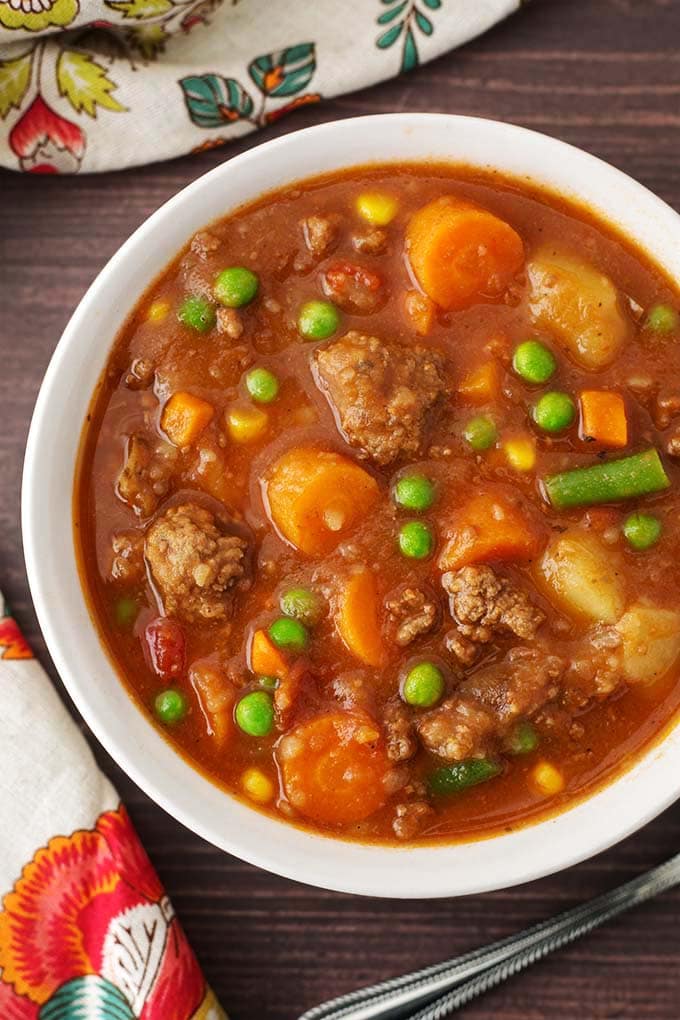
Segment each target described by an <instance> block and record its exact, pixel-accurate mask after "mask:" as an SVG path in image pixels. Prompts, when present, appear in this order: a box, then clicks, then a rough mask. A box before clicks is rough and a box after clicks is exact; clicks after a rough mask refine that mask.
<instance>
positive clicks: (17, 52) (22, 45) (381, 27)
mask: <svg viewBox="0 0 680 1020" xmlns="http://www.w3.org/2000/svg"><path fill="white" fill-rule="evenodd" d="M520 3H521V0H0V165H2V166H5V167H9V168H10V169H13V170H24V171H29V172H33V173H76V172H78V171H83V172H86V171H97V170H112V169H117V168H120V167H125V166H133V165H135V164H138V163H150V162H154V161H156V160H161V159H168V158H169V157H171V156H180V155H183V154H185V153H187V152H196V151H200V150H202V149H206V148H211V147H212V146H215V145H220V144H221V143H222V142H225V141H227V140H229V139H230V138H236V137H239V136H241V135H244V134H246V133H247V132H248V131H252V130H253V129H254V128H256V127H263V126H265V125H267V124H271V123H272V122H273V121H275V120H278V118H279V117H281V116H283V115H284V114H285V113H287V112H288V111H289V110H293V109H295V108H296V107H298V106H303V105H305V104H307V103H316V102H318V101H319V100H320V99H322V98H326V97H329V96H335V95H338V93H342V92H348V91H350V90H354V89H359V88H363V87H364V86H366V85H370V84H372V83H373V82H377V81H381V80H383V79H384V78H390V77H392V76H394V75H395V74H398V73H399V72H400V71H408V70H410V69H411V68H413V67H416V66H417V65H418V64H419V63H421V62H424V61H427V60H431V59H432V58H433V57H436V56H439V55H440V54H441V53H444V52H445V51H447V50H449V49H452V48H453V47H455V46H459V45H460V44H461V43H464V42H466V41H467V40H468V39H471V38H473V37H474V36H476V35H478V34H479V33H480V32H483V31H484V30H485V29H487V28H488V27H489V26H490V25H492V24H494V23H495V22H497V21H499V20H500V19H501V18H503V17H505V16H507V15H508V14H510V13H511V12H512V11H514V10H515V9H516V8H517V7H518V6H519V5H520Z"/></svg>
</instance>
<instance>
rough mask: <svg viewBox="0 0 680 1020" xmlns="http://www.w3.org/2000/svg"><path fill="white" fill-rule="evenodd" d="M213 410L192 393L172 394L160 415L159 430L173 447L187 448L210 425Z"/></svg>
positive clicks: (206, 402) (210, 405)
mask: <svg viewBox="0 0 680 1020" xmlns="http://www.w3.org/2000/svg"><path fill="white" fill-rule="evenodd" d="M214 413H215V408H214V407H213V406H212V404H209V403H208V401H207V400H201V398H200V397H195V396H194V395H193V393H181V392H180V393H173V395H172V396H171V397H170V399H169V400H168V401H167V403H166V404H165V406H164V408H163V413H162V414H161V428H162V429H163V431H164V432H165V434H166V436H167V437H168V439H169V440H170V442H171V443H173V444H174V445H175V446H180V447H182V446H189V445H190V444H191V443H193V442H195V441H196V440H197V439H198V437H199V436H200V434H201V432H202V431H203V429H204V428H205V427H206V425H208V424H209V423H210V421H211V420H212V417H213V415H214Z"/></svg>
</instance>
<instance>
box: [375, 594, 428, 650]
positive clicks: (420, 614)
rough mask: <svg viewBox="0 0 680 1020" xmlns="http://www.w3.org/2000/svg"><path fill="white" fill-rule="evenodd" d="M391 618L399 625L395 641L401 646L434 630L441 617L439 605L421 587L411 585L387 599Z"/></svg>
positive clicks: (386, 603) (387, 607)
mask: <svg viewBox="0 0 680 1020" xmlns="http://www.w3.org/2000/svg"><path fill="white" fill-rule="evenodd" d="M385 608H386V609H387V612H388V618H389V620H390V621H391V622H392V623H393V624H396V625H397V629H396V633H395V635H394V642H395V644H396V645H398V646H399V648H404V647H405V646H406V645H409V644H410V643H411V642H412V641H414V640H415V639H416V638H417V637H419V636H420V635H421V634H427V633H429V631H431V630H433V629H434V627H435V625H436V624H437V622H438V619H439V606H438V605H437V603H436V602H435V600H434V599H433V598H432V597H430V596H429V595H428V594H426V592H424V591H423V590H422V589H421V588H415V587H412V586H409V587H407V588H401V589H400V590H399V591H398V592H396V593H394V594H392V595H389V596H388V597H387V599H386V600H385Z"/></svg>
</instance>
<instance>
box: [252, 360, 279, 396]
mask: <svg viewBox="0 0 680 1020" xmlns="http://www.w3.org/2000/svg"><path fill="white" fill-rule="evenodd" d="M246 389H247V390H248V393H249V394H250V395H251V397H252V398H253V400H254V401H255V402H256V403H258V404H271V402H272V400H276V398H277V396H278V393H279V380H278V379H277V378H276V376H275V375H274V373H273V372H270V371H269V369H268V368H253V369H251V370H250V372H248V374H247V375H246Z"/></svg>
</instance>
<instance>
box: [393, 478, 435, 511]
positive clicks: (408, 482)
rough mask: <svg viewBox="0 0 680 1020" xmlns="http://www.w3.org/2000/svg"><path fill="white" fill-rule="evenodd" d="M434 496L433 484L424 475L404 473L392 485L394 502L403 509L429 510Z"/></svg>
mask: <svg viewBox="0 0 680 1020" xmlns="http://www.w3.org/2000/svg"><path fill="white" fill-rule="evenodd" d="M434 496H435V490H434V484H433V483H432V482H431V481H430V479H429V478H426V477H425V475H404V476H403V478H400V479H399V481H398V482H397V484H396V485H395V486H394V502H395V503H396V504H397V506H401V507H403V508H404V509H405V510H417V511H422V510H429V509H430V507H431V506H432V504H433V503H434Z"/></svg>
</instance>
